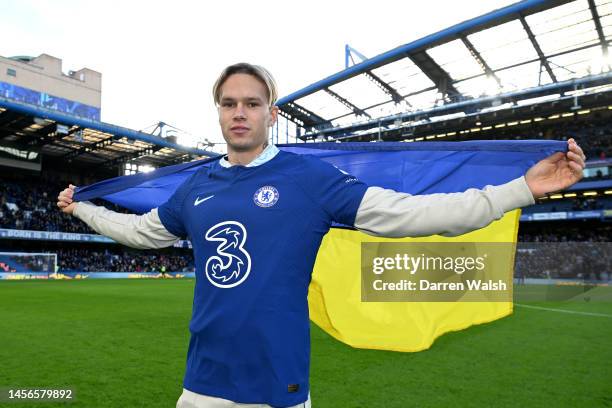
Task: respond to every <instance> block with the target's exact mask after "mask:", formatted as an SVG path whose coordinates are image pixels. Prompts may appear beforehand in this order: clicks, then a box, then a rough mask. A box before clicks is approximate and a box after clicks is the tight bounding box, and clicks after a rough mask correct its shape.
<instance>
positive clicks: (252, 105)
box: [249, 102, 259, 108]
mask: <svg viewBox="0 0 612 408" xmlns="http://www.w3.org/2000/svg"><path fill="white" fill-rule="evenodd" d="M257 106H259V104H258V103H257V102H250V103H249V108H255V107H257Z"/></svg>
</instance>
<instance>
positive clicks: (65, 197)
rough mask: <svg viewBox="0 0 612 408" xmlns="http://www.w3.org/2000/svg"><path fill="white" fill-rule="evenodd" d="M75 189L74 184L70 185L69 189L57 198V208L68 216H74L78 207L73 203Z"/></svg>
mask: <svg viewBox="0 0 612 408" xmlns="http://www.w3.org/2000/svg"><path fill="white" fill-rule="evenodd" d="M74 187H75V186H73V185H72V184H70V185H68V188H66V189H64V190H62V192H60V193H59V195H58V196H57V206H58V207H59V208H60V209H61V210H62V212H64V213H66V214H72V212H73V211H74V207H76V203H75V202H73V201H72V196H73V195H74Z"/></svg>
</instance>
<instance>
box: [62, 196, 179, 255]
mask: <svg viewBox="0 0 612 408" xmlns="http://www.w3.org/2000/svg"><path fill="white" fill-rule="evenodd" d="M72 214H73V215H74V216H76V217H77V218H79V219H81V220H83V221H84V222H85V223H86V224H87V225H89V226H90V227H91V228H92V229H94V230H95V231H96V232H98V233H99V234H102V235H106V236H107V237H109V238H112V239H114V240H115V241H117V242H119V243H121V244H123V245H127V246H130V247H133V248H140V249H147V248H163V247H167V246H171V245H173V244H174V243H175V242H177V241H178V240H179V237H177V236H175V235H174V234H172V233H170V232H169V231H168V230H167V229H166V228H165V227H164V225H163V224H162V222H161V220H160V219H159V215H158V214H157V208H154V209H152V210H151V211H149V212H148V213H146V214H143V215H136V214H121V213H118V212H115V211H111V210H108V209H106V208H105V207H101V206H97V205H93V204H92V203H90V202H87V201H83V202H79V203H77V205H76V206H75V208H74V212H73V213H72Z"/></svg>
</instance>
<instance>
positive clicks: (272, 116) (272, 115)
mask: <svg viewBox="0 0 612 408" xmlns="http://www.w3.org/2000/svg"><path fill="white" fill-rule="evenodd" d="M277 120H278V106H276V105H274V106H272V107H271V108H270V127H272V126H274V124H275V123H276V121H277Z"/></svg>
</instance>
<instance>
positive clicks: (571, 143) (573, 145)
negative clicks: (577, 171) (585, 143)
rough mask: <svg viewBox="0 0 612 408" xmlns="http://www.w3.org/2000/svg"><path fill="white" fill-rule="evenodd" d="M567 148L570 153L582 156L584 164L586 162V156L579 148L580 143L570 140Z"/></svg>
mask: <svg viewBox="0 0 612 408" xmlns="http://www.w3.org/2000/svg"><path fill="white" fill-rule="evenodd" d="M567 147H568V149H569V151H570V152H573V153H576V154H577V155H578V156H580V157H581V158H582V161H583V162H584V161H586V156H585V155H584V152H583V151H582V148H581V147H580V146H578V143H576V141H575V140H574V139H569V140H568V141H567Z"/></svg>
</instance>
